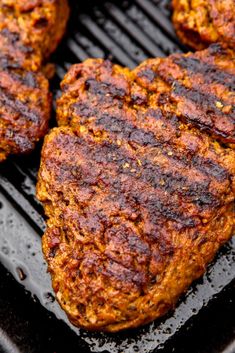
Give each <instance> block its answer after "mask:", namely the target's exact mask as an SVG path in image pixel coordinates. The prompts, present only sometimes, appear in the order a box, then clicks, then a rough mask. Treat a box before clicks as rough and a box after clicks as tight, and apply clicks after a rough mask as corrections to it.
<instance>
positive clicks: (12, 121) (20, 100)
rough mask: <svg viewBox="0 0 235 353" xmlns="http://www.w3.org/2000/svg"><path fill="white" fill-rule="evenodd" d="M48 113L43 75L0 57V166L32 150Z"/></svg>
mask: <svg viewBox="0 0 235 353" xmlns="http://www.w3.org/2000/svg"><path fill="white" fill-rule="evenodd" d="M50 109H51V94H50V93H49V84H48V80H47V79H46V78H45V77H44V75H43V74H41V73H39V72H38V73H36V72H32V71H28V70H25V69H22V68H21V67H20V66H19V65H18V64H16V63H15V62H12V61H11V60H9V59H8V58H7V57H4V58H1V57H0V162H1V161H3V160H4V159H5V158H6V157H7V156H8V155H9V154H12V153H13V154H19V153H27V152H30V151H31V150H32V149H33V148H34V146H35V143H36V142H37V141H38V140H39V139H40V138H42V137H43V136H44V135H45V133H46V132H47V129H48V121H49V117H50Z"/></svg>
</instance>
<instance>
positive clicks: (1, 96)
mask: <svg viewBox="0 0 235 353" xmlns="http://www.w3.org/2000/svg"><path fill="white" fill-rule="evenodd" d="M0 103H1V104H2V105H5V106H6V105H7V106H9V107H10V108H11V109H12V110H13V111H15V112H17V113H19V114H20V115H22V116H23V117H25V118H27V119H29V120H30V121H32V122H34V123H36V124H39V123H40V116H39V115H38V114H37V113H36V112H35V111H33V110H32V109H30V108H29V107H28V105H27V103H23V102H22V101H20V100H16V99H15V97H13V96H12V95H11V94H10V93H9V92H8V93H6V92H4V90H3V89H2V88H0Z"/></svg>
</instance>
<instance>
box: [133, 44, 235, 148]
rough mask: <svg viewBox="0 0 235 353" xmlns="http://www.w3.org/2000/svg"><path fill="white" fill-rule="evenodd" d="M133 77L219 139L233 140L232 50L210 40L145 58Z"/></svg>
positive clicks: (161, 101) (164, 104) (234, 67)
mask: <svg viewBox="0 0 235 353" xmlns="http://www.w3.org/2000/svg"><path fill="white" fill-rule="evenodd" d="M135 74H136V76H137V81H138V82H139V84H141V85H143V86H144V87H146V88H148V89H150V90H151V91H154V92H156V93H157V94H158V102H159V104H160V105H162V107H163V108H164V109H165V110H166V111H171V112H174V113H176V115H177V116H178V117H180V119H182V120H184V121H187V122H188V123H190V124H192V125H193V126H195V127H197V128H199V129H200V130H202V131H206V132H208V133H209V134H210V135H212V136H213V137H214V138H215V139H217V140H218V141H220V142H226V143H230V144H234V143H235V54H234V51H232V50H229V49H222V48H221V46H220V45H218V44H213V45H211V46H210V47H209V48H208V49H206V50H203V51H199V52H196V53H194V54H193V53H188V54H184V55H182V54H174V55H171V56H169V57H168V58H165V59H150V60H146V61H145V62H144V63H143V64H142V65H140V66H139V67H138V68H137V69H136V70H135Z"/></svg>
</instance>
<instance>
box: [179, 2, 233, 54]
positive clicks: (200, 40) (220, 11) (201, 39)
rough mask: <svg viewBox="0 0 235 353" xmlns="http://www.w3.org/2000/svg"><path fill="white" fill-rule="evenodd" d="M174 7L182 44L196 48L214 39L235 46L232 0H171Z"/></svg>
mask: <svg viewBox="0 0 235 353" xmlns="http://www.w3.org/2000/svg"><path fill="white" fill-rule="evenodd" d="M173 9H174V12H173V22H174V25H175V29H176V32H177V34H178V35H179V37H180V39H181V40H182V42H183V43H185V44H187V45H189V46H191V47H192V48H195V49H197V50H200V49H203V48H205V47H207V46H208V45H209V44H211V43H215V42H221V43H223V44H224V45H225V46H229V47H230V48H234V47H235V3H234V0H173Z"/></svg>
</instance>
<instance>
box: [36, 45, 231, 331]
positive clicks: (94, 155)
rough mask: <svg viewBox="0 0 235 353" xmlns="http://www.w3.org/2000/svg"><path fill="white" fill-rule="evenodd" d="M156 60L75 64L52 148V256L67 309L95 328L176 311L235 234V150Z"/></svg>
mask: <svg viewBox="0 0 235 353" xmlns="http://www.w3.org/2000/svg"><path fill="white" fill-rule="evenodd" d="M204 54H205V56H206V55H209V52H204ZM174 57H175V56H173V57H171V58H170V59H165V60H166V62H171V60H172V58H174ZM185 57H186V58H187V57H188V56H182V58H185ZM153 62H154V60H153V61H152V62H150V63H151V65H149V71H148V70H147V66H148V63H149V61H147V62H146V66H145V64H142V65H141V66H140V68H137V69H136V70H134V71H130V70H129V69H127V68H122V67H120V66H118V65H112V64H111V63H110V62H109V61H104V60H101V59H93V60H92V59H89V60H87V61H85V62H84V63H82V64H78V65H74V66H73V67H72V68H71V69H70V70H69V72H68V74H67V75H66V76H65V78H64V80H63V82H62V85H61V87H62V91H63V92H62V96H61V98H60V99H59V100H58V107H57V118H58V122H59V125H61V126H60V127H59V128H55V129H53V130H52V131H51V132H50V134H49V135H47V137H46V139H45V142H44V146H43V150H42V159H41V166H40V171H39V179H38V184H37V197H38V199H39V200H40V201H41V202H42V203H43V205H44V208H45V213H46V215H47V217H48V221H47V230H46V232H45V234H44V236H43V252H44V255H45V258H46V260H47V262H48V268H49V271H50V273H51V275H52V283H53V288H54V290H55V293H56V297H57V299H58V301H59V303H60V305H61V306H62V308H63V309H64V310H65V311H66V312H67V314H68V317H69V319H70V320H71V321H72V323H73V324H75V325H77V326H80V327H83V328H86V329H90V330H104V331H111V332H114V331H118V330H122V329H127V328H132V327H137V326H139V325H143V324H145V323H147V322H150V321H151V320H154V319H155V318H157V317H159V316H161V315H163V314H164V313H166V312H167V311H168V310H169V309H170V308H172V307H174V305H175V303H176V301H177V299H178V297H179V295H180V294H182V293H183V292H184V291H185V290H186V289H187V288H188V286H189V285H190V284H191V283H192V281H193V280H195V279H196V278H198V277H199V276H201V275H202V274H203V273H204V271H205V267H206V265H207V263H208V262H209V261H211V260H212V259H213V257H214V255H215V253H216V251H217V250H218V249H219V247H220V246H221V245H222V244H223V243H224V242H225V241H226V240H228V239H229V238H230V236H231V235H232V230H233V219H234V212H233V200H234V191H235V183H234V176H235V152H234V151H233V150H232V149H231V148H228V147H227V148H225V147H223V146H222V145H221V144H220V143H219V142H218V141H216V140H214V139H213V138H212V137H211V136H210V135H208V134H207V133H206V132H204V131H200V129H198V128H197V127H198V126H200V124H197V122H195V124H188V123H187V122H186V121H185V120H184V119H182V118H181V115H179V114H177V110H175V111H174V109H173V103H172V109H170V108H169V107H170V103H169V101H167V102H166V100H165V98H164V99H162V96H161V94H162V93H163V91H164V89H165V91H166V93H167V94H169V87H168V86H169V85H168V84H167V82H166V81H163V80H162V79H161V77H158V76H157V75H155V71H153V65H152V64H153ZM163 62H164V61H163ZM156 64H157V65H156V66H158V64H159V60H158V59H156ZM207 65H208V64H207V63H206V64H205V66H203V65H202V67H204V68H205V67H207ZM227 66H229V63H227ZM144 67H145V70H144V71H143V68H144ZM169 70H170V67H169ZM143 72H145V74H144V75H142V76H141V74H140V73H142V74H143ZM226 72H227V75H228V77H230V75H229V69H228V70H227V68H226V64H225V63H224V73H226ZM143 77H145V78H146V80H144V81H142V78H143ZM196 77H197V76H196ZM205 77H206V76H205ZM231 77H232V73H231ZM151 78H152V79H151ZM210 79H211V80H212V81H213V80H214V81H216V79H213V75H212V76H210ZM155 80H156V82H155ZM205 80H206V79H205ZM227 81H228V80H226V82H227ZM201 89H202V90H203V85H201ZM198 92H200V90H199V89H198ZM198 94H199V93H198ZM169 97H170V95H169ZM169 99H170V98H169ZM201 109H202V110H203V107H201ZM194 125H195V126H194Z"/></svg>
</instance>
